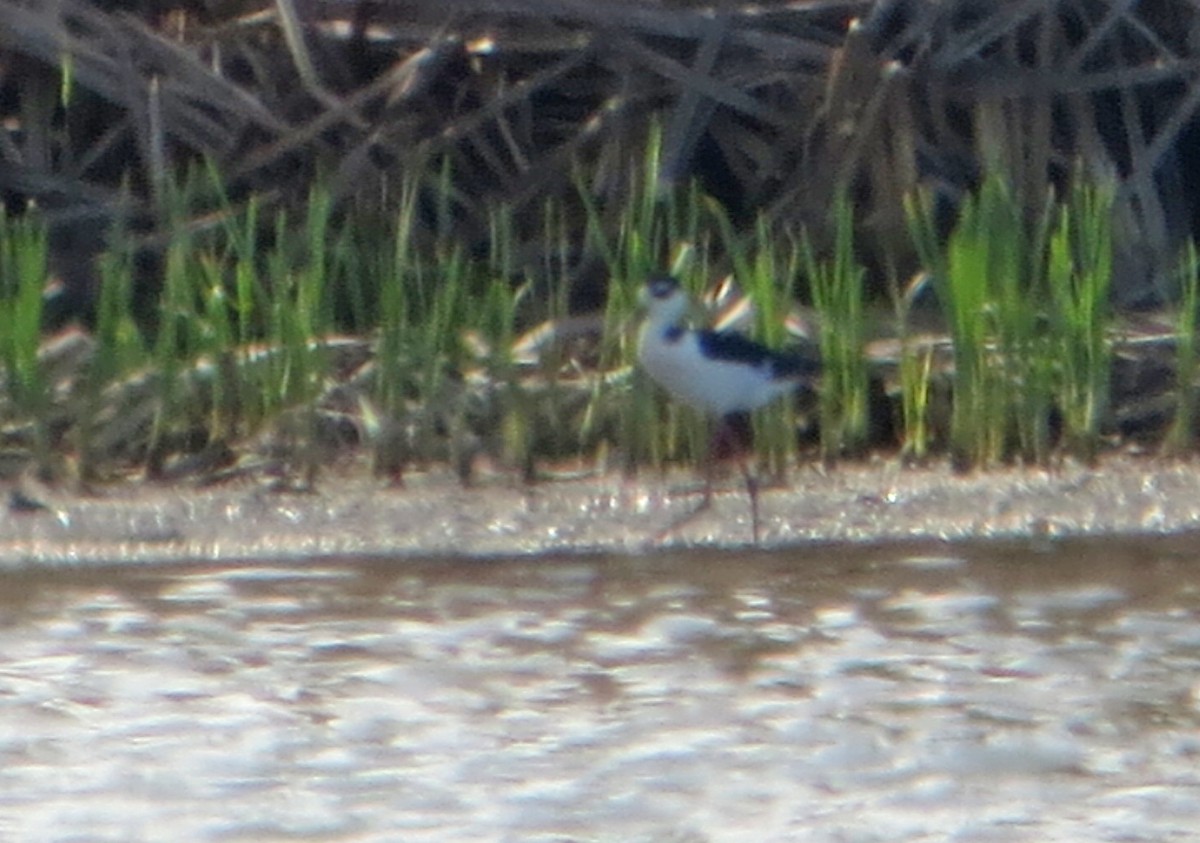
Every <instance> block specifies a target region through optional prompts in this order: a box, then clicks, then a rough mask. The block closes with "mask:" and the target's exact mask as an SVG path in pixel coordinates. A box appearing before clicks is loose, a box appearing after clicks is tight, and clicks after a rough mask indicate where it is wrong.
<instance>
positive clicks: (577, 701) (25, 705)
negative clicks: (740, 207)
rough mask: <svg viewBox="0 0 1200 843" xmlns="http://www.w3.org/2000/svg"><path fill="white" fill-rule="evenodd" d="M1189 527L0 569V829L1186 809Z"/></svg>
mask: <svg viewBox="0 0 1200 843" xmlns="http://www.w3.org/2000/svg"><path fill="white" fill-rule="evenodd" d="M1197 547H1198V545H1197V544H1196V543H1195V541H1194V540H1189V539H1176V540H1169V541H1168V540H1162V541H1159V542H1155V543H1152V544H1147V543H1133V542H1129V543H1124V544H1122V543H1114V542H1112V541H1109V542H1106V543H1078V544H1066V545H1033V544H1011V545H1006V546H1000V545H989V546H986V547H980V548H957V549H953V550H952V552H947V549H946V548H945V547H942V548H896V547H892V548H887V549H877V550H871V551H854V552H849V551H847V550H845V549H844V548H843V549H837V548H830V549H825V550H808V551H804V552H802V553H796V554H794V555H791V556H786V555H779V554H772V555H761V556H754V555H737V556H731V555H720V554H707V555H694V556H688V557H666V556H663V557H641V558H609V559H561V560H542V561H538V562H531V561H526V562H511V563H499V564H498V563H445V562H441V563H437V564H432V563H431V564H428V565H412V564H409V563H404V564H400V563H389V562H387V561H377V562H371V563H347V564H334V563H314V562H306V563H302V564H297V565H296V566H294V567H278V566H277V567H257V568H256V567H241V568H222V569H190V570H184V569H178V570H151V569H119V568H114V569H113V570H110V571H104V572H101V571H94V572H91V573H88V574H86V575H84V574H68V573H62V572H58V573H53V574H46V575H43V576H34V575H22V576H20V577H8V578H5V579H4V580H3V581H2V582H0V613H2V614H0V624H2V625H0V652H3V653H4V656H5V657H4V662H3V664H2V666H0V700H2V704H3V707H4V717H3V718H2V719H0V838H3V839H14V840H15V839H44V840H58V839H86V840H141V839H145V840H150V839H162V838H163V833H164V831H165V830H169V832H170V836H171V837H172V838H173V839H188V840H267V839H291V838H296V837H300V838H305V839H321V840H324V839H330V840H333V839H354V840H406V841H407V840H427V841H461V840H514V841H515V840H522V841H524V840H535V841H536V840H545V841H550V840H555V841H563V840H646V841H651V840H653V841H662V840H668V841H689V843H690V841H707V840H713V841H725V840H754V841H763V840H796V839H813V840H855V841H859V840H863V841H872V840H881V841H882V840H887V841H892V840H947V839H950V840H988V841H993V840H1037V841H1047V840H1081V839H1092V840H1099V839H1131V840H1137V839H1155V840H1158V839H1166V838H1169V837H1172V836H1176V837H1179V838H1185V837H1188V836H1190V835H1191V834H1192V833H1193V830H1194V828H1195V827H1196V824H1197V821H1198V820H1200V802H1198V801H1197V795H1198V794H1200V773H1198V772H1197V771H1196V760H1197V756H1198V755H1200V728H1198V727H1200V671H1198V670H1197V668H1198V667H1200V622H1198V619H1200V616H1198V609H1200V597H1198V588H1200V568H1198V567H1197V566H1196V565H1195V563H1194V561H1193V556H1194V553H1195V551H1196V549H1197Z"/></svg>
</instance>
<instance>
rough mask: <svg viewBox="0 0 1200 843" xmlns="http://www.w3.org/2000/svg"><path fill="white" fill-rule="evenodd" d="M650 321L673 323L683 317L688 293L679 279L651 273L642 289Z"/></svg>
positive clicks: (686, 307) (685, 311)
mask: <svg viewBox="0 0 1200 843" xmlns="http://www.w3.org/2000/svg"><path fill="white" fill-rule="evenodd" d="M642 301H643V302H644V303H645V305H646V311H647V313H648V314H649V317H650V321H651V322H654V323H657V324H660V325H674V324H676V323H678V322H679V321H680V320H682V319H683V317H684V315H685V314H686V313H687V310H688V295H687V291H685V290H684V289H683V287H682V286H681V285H680V283H679V281H678V280H676V279H675V278H672V277H671V276H670V275H652V276H650V279H649V280H648V281H646V288H645V289H644V290H643V291H642Z"/></svg>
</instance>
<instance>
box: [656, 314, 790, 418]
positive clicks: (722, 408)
mask: <svg viewBox="0 0 1200 843" xmlns="http://www.w3.org/2000/svg"><path fill="white" fill-rule="evenodd" d="M638 356H639V358H640V360H641V363H642V367H643V368H644V369H645V370H646V372H647V374H649V375H650V377H652V378H653V379H654V380H655V381H656V382H658V384H659V385H660V386H662V387H663V388H664V389H666V390H667V391H668V392H670V393H671V394H672V395H673V396H675V397H676V398H677V399H679V400H680V401H682V402H684V403H685V404H690V405H691V406H693V407H695V408H696V409H699V410H703V411H705V412H709V413H714V414H716V415H721V416H724V415H727V414H729V413H734V412H741V411H745V410H752V409H755V408H757V407H760V406H762V405H763V404H765V403H767V402H768V401H770V400H771V399H772V398H774V397H775V396H777V395H780V394H782V393H784V392H786V391H787V390H788V389H789V388H790V385H789V384H787V383H786V382H780V381H775V380H772V378H771V376H770V371H769V369H768V368H767V367H766V366H765V365H764V366H749V365H747V364H745V363H734V362H728V361H723V360H716V359H713V358H711V357H706V356H705V355H704V354H702V353H701V351H700V344H699V342H698V340H697V338H696V337H695V335H693V334H690V333H689V334H685V335H684V336H682V337H680V338H679V340H678V341H676V342H669V341H667V340H666V339H664V338H662V337H660V336H653V335H650V336H645V337H643V338H642V343H641V348H640V349H639V355H638Z"/></svg>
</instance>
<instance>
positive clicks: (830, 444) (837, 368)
mask: <svg viewBox="0 0 1200 843" xmlns="http://www.w3.org/2000/svg"><path fill="white" fill-rule="evenodd" d="M833 217H834V218H833V223H834V246H833V255H832V257H831V258H830V259H827V260H821V259H819V258H818V257H817V254H816V249H815V247H814V246H813V244H812V242H811V240H810V239H809V237H808V236H807V235H806V236H805V237H804V239H803V241H802V242H803V253H804V266H805V274H806V275H807V276H808V280H809V286H810V289H811V291H812V301H813V306H814V307H815V308H816V311H817V316H818V319H819V322H820V326H821V327H820V345H821V360H822V368H823V374H822V377H821V387H820V389H819V412H820V426H821V452H822V454H823V456H824V458H825V460H826V461H830V460H833V459H835V458H837V457H838V456H841V455H843V454H850V455H857V454H861V453H862V451H863V449H864V448H865V447H866V445H867V433H868V429H867V426H868V413H869V407H868V403H867V400H868V395H867V393H868V376H867V363H866V358H865V357H864V356H863V353H864V345H865V343H866V325H865V321H864V314H863V295H864V290H863V284H864V279H865V277H866V270H864V269H863V267H862V266H860V265H859V264H858V263H857V261H856V259H855V255H854V235H853V229H854V217H853V211H852V209H851V207H850V204H849V202H847V201H846V199H845V198H844V197H842V198H839V199H838V200H837V201H836V202H835V204H834V209H833Z"/></svg>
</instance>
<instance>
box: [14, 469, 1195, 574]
mask: <svg viewBox="0 0 1200 843" xmlns="http://www.w3.org/2000/svg"><path fill="white" fill-rule="evenodd" d="M699 488H700V484H699V481H698V480H697V478H696V477H695V475H693V474H689V473H686V472H679V473H673V474H670V475H665V476H664V475H658V474H650V473H646V474H643V475H641V476H640V477H636V478H628V477H622V476H621V475H619V474H608V475H604V476H598V477H584V478H577V479H568V480H557V481H552V482H542V483H538V484H534V485H523V484H520V483H517V482H516V481H514V480H511V479H510V478H507V477H502V476H499V477H496V478H493V479H492V480H490V481H487V482H483V483H481V484H480V485H479V486H477V487H475V488H469V489H464V488H462V487H461V486H460V485H459V484H457V483H456V482H455V480H454V479H453V478H452V477H451V476H450V475H448V474H447V475H442V474H429V475H425V476H413V477H411V478H410V479H409V480H408V482H407V483H406V485H405V486H404V487H402V488H385V487H381V486H380V485H379V484H378V483H377V482H373V481H371V480H370V479H369V478H367V477H365V476H359V475H354V474H349V475H347V476H342V477H326V478H325V479H324V480H323V481H322V482H321V483H320V484H319V486H318V488H317V489H316V490H315V491H313V492H309V493H280V492H276V491H271V490H268V489H267V488H266V487H264V486H262V485H260V484H257V483H251V482H248V481H247V482H246V483H244V484H241V485H236V484H235V485H224V486H220V487H216V488H209V489H193V488H187V487H183V486H179V485H175V486H157V485H146V484H125V485H120V486H114V487H112V488H109V489H106V490H102V491H101V492H99V493H97V494H93V495H89V496H75V495H67V494H61V493H59V492H56V491H55V490H40V491H35V492H33V493H28V492H26V491H24V490H22V489H18V488H16V487H14V488H13V489H11V490H10V495H9V505H8V506H7V508H5V509H4V510H3V512H0V566H2V567H3V568H6V569H14V568H22V567H26V566H32V567H43V566H53V565H91V564H111V563H114V562H120V563H122V564H125V563H139V562H148V563H153V562H163V563H170V562H176V561H191V562H206V561H211V562H230V561H268V560H288V559H296V558H302V557H339V558H347V557H356V556H371V557H375V556H386V557H390V558H422V559H425V558H430V557H514V556H528V555H542V554H545V555H550V554H562V553H593V552H594V553H610V552H615V553H638V552H649V551H657V550H669V549H680V548H714V549H720V548H736V547H744V546H748V545H750V544H751V535H752V533H751V514H750V506H749V500H748V498H747V496H746V493H745V490H744V488H743V487H742V486H741V484H740V482H739V481H738V479H737V478H736V477H729V478H727V479H725V480H724V481H722V482H721V483H720V485H719V486H718V490H717V494H716V496H715V497H714V500H713V503H712V505H711V506H710V507H709V508H707V509H704V510H701V511H697V509H698V507H699V505H700V503H701V500H702V496H701V495H700V494H699ZM760 502H761V528H762V529H761V540H760V543H759V544H760V546H761V547H762V548H766V549H772V548H788V547H798V546H805V545H812V544H824V543H830V542H851V543H883V542H896V541H904V540H930V539H935V540H957V539H973V538H994V537H1030V536H1032V537H1038V536H1045V537H1049V538H1054V537H1071V536H1096V535H1151V534H1165V533H1178V532H1184V531H1190V530H1196V529H1198V528H1200V470H1198V467H1197V465H1196V464H1193V463H1182V462H1158V461H1154V460H1149V459H1139V458H1132V457H1120V458H1112V459H1109V460H1107V461H1105V462H1104V463H1103V464H1102V465H1100V466H1099V467H1095V468H1092V467H1085V466H1078V465H1067V466H1064V467H1062V468H1060V469H1057V470H1053V471H1047V470H1035V469H1019V468H1014V469H1005V470H1000V471H989V472H980V473H977V474H970V475H960V474H955V473H954V472H952V471H951V470H949V469H948V468H946V467H933V468H915V469H914V468H907V467H900V466H898V465H896V464H893V463H885V462H880V463H878V464H869V465H847V466H840V467H838V468H836V469H833V470H829V471H821V470H818V469H816V468H813V467H805V468H801V469H798V470H796V471H795V472H794V473H793V475H792V476H791V477H790V478H788V479H787V482H786V483H783V484H779V485H778V486H774V487H771V486H767V487H764V489H763V491H762V493H761V496H760Z"/></svg>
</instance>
